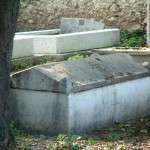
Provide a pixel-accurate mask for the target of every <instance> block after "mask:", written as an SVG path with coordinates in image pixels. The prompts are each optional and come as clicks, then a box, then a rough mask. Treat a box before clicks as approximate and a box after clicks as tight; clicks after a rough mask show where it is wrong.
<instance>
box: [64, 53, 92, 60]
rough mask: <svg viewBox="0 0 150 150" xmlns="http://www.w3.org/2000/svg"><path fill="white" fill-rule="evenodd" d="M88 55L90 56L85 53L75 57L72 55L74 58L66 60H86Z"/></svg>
mask: <svg viewBox="0 0 150 150" xmlns="http://www.w3.org/2000/svg"><path fill="white" fill-rule="evenodd" d="M90 55H91V54H86V53H83V54H77V55H74V56H71V57H69V58H68V59H67V60H80V59H83V58H87V57H89V56H90Z"/></svg>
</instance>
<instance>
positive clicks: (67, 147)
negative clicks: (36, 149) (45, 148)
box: [49, 134, 96, 150]
mask: <svg viewBox="0 0 150 150" xmlns="http://www.w3.org/2000/svg"><path fill="white" fill-rule="evenodd" d="M94 144H96V141H95V140H94V139H93V138H88V137H81V136H77V135H63V134H60V135H58V137H57V138H56V140H55V141H54V143H53V144H50V145H49V150H80V149H83V148H85V147H86V146H88V145H94Z"/></svg>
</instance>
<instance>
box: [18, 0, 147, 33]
mask: <svg viewBox="0 0 150 150" xmlns="http://www.w3.org/2000/svg"><path fill="white" fill-rule="evenodd" d="M61 17H85V18H95V19H96V20H102V21H103V22H104V23H106V25H111V26H115V27H120V28H121V29H124V30H136V29H145V26H146V0H22V2H21V10H20V16H19V19H18V30H36V29H50V28H56V27H58V25H59V23H60V18H61Z"/></svg>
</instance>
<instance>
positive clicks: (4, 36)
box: [0, 0, 20, 150]
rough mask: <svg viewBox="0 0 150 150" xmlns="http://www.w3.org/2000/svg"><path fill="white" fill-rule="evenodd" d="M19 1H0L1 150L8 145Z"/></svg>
mask: <svg viewBox="0 0 150 150" xmlns="http://www.w3.org/2000/svg"><path fill="white" fill-rule="evenodd" d="M19 3H20V1H19V0H0V150H1V149H2V150H3V149H5V148H4V146H5V145H7V144H8V141H9V132H8V127H7V124H8V122H7V121H8V120H9V119H8V115H7V114H8V109H7V100H8V95H9V85H10V84H9V83H10V78H9V75H10V65H11V64H10V60H11V55H12V48H13V38H14V33H15V30H16V19H17V15H18V10H19Z"/></svg>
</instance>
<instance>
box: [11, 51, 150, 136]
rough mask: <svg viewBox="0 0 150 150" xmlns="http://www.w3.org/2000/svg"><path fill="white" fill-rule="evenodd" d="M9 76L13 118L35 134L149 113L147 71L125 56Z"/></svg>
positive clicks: (72, 129)
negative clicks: (10, 79)
mask: <svg viewBox="0 0 150 150" xmlns="http://www.w3.org/2000/svg"><path fill="white" fill-rule="evenodd" d="M11 78H12V84H11V87H12V88H11V96H10V99H11V100H10V102H11V104H10V106H11V108H12V112H13V114H14V117H15V120H16V121H18V122H19V124H20V127H21V128H24V129H27V130H29V131H35V132H36V133H37V132H39V133H46V134H50V135H54V134H59V133H73V134H78V133H85V132H90V131H92V130H94V129H99V128H101V127H106V126H110V125H112V124H113V123H114V122H120V121H126V120H130V119H135V118H137V117H143V116H146V115H148V114H150V111H149V108H150V92H149V91H150V71H149V70H148V69H146V68H144V67H142V66H141V65H140V64H137V63H136V62H135V61H134V60H133V59H132V57H131V56H129V55H127V54H111V55H103V56H100V55H93V56H91V57H89V58H86V59H82V60H78V61H67V62H60V63H55V64H45V65H41V66H37V67H34V68H31V69H28V70H24V71H22V72H18V73H16V74H13V75H12V77H11Z"/></svg>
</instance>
